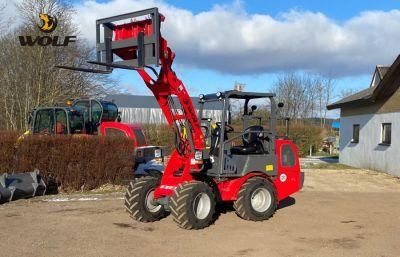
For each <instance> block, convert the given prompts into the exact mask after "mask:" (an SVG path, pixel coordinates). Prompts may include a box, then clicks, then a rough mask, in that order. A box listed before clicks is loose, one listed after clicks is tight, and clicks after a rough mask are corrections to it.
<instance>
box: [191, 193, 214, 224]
mask: <svg viewBox="0 0 400 257" xmlns="http://www.w3.org/2000/svg"><path fill="white" fill-rule="evenodd" d="M210 211H211V199H210V197H209V196H208V195H207V194H206V193H199V194H198V195H197V196H196V197H195V198H194V202H193V212H194V215H195V216H196V218H198V219H201V220H202V219H205V218H206V217H207V216H208V214H209V213H210Z"/></svg>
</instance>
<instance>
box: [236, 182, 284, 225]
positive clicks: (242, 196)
mask: <svg viewBox="0 0 400 257" xmlns="http://www.w3.org/2000/svg"><path fill="white" fill-rule="evenodd" d="M277 203H278V200H277V197H276V192H275V187H274V186H273V185H272V183H271V182H269V181H268V180H266V179H264V178H261V177H252V178H250V179H248V180H247V181H246V182H245V183H243V185H242V187H241V188H240V190H239V193H238V195H237V200H236V201H234V204H233V207H234V208H235V211H236V214H237V215H238V216H239V217H241V218H242V219H245V220H254V221H261V220H266V219H268V218H270V217H271V216H272V215H273V214H274V213H275V211H276V208H277Z"/></svg>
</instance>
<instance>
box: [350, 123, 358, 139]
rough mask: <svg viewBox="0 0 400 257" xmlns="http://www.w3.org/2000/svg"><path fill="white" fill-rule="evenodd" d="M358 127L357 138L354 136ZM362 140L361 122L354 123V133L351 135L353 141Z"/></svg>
mask: <svg viewBox="0 0 400 257" xmlns="http://www.w3.org/2000/svg"><path fill="white" fill-rule="evenodd" d="M356 127H357V128H358V133H357V138H354V137H355V136H354V135H355V131H356V130H355V128H356ZM359 142H360V124H358V123H357V124H353V130H352V135H351V143H353V144H357V143H359Z"/></svg>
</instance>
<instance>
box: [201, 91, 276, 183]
mask: <svg viewBox="0 0 400 257" xmlns="http://www.w3.org/2000/svg"><path fill="white" fill-rule="evenodd" d="M274 96H275V95H274V94H270V93H253V92H239V91H235V90H233V91H225V92H218V93H216V94H208V95H200V101H199V104H200V112H199V118H200V120H201V122H202V124H201V125H202V128H203V132H204V134H205V139H204V140H205V145H206V150H205V153H204V154H203V156H204V157H205V158H204V159H205V162H206V163H207V162H208V170H207V174H208V175H211V176H243V175H244V174H246V173H248V172H252V171H262V172H266V169H268V172H269V173H270V174H272V175H273V174H275V173H276V161H277V160H276V156H275V137H276V115H277V110H278V107H277V104H276V102H275V99H274ZM215 102H219V103H220V105H221V117H220V120H215V119H214V118H213V117H209V116H207V112H206V111H204V110H205V109H207V105H208V104H214V103H215ZM207 157H209V158H207Z"/></svg>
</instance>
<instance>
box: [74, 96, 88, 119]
mask: <svg viewBox="0 0 400 257" xmlns="http://www.w3.org/2000/svg"><path fill="white" fill-rule="evenodd" d="M74 108H75V109H77V110H79V111H80V112H81V113H82V115H83V121H84V123H85V124H87V123H88V122H89V109H90V105H89V101H78V102H76V103H75V104H74Z"/></svg>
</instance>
